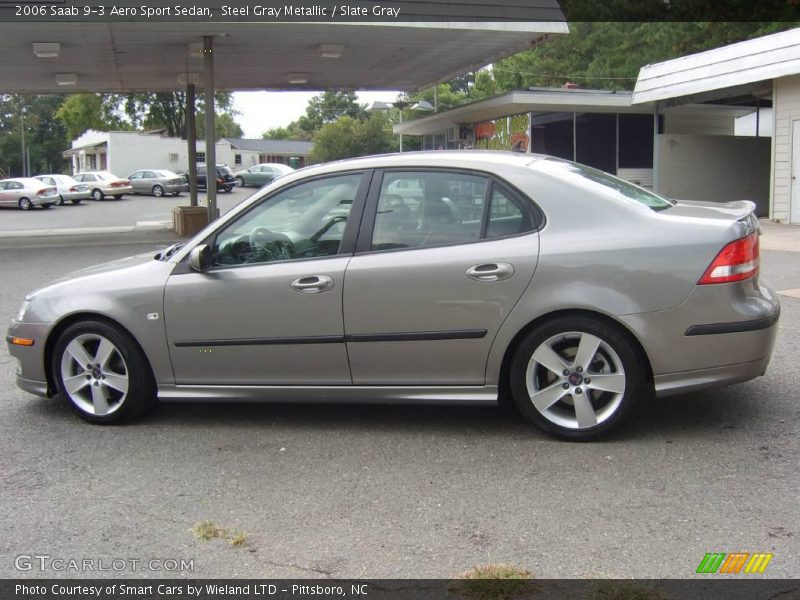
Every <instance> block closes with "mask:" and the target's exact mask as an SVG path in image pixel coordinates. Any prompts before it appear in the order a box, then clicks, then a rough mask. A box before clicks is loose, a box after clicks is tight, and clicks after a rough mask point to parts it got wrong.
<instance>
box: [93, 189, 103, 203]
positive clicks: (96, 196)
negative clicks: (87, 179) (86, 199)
mask: <svg viewBox="0 0 800 600" xmlns="http://www.w3.org/2000/svg"><path fill="white" fill-rule="evenodd" d="M105 197H106V195H105V194H104V193H103V190H100V189H95V190H92V198H93V199H95V200H98V201H100V200H102V199H103V198H105Z"/></svg>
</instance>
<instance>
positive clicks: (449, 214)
mask: <svg viewBox="0 0 800 600" xmlns="http://www.w3.org/2000/svg"><path fill="white" fill-rule="evenodd" d="M486 185H487V180H486V179H485V178H484V177H480V176H477V175H469V174H466V173H444V172H429V173H426V172H397V173H391V172H389V173H386V174H385V175H384V177H383V182H382V184H381V191H380V196H379V198H378V211H377V215H376V218H375V227H374V229H373V234H372V250H388V249H392V248H420V247H425V246H439V245H444V244H454V243H465V242H471V241H475V240H477V239H479V238H480V232H481V215H482V214H483V200H484V195H485V193H486Z"/></svg>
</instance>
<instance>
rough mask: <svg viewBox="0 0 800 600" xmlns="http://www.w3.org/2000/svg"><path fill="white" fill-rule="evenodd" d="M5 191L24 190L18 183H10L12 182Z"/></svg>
mask: <svg viewBox="0 0 800 600" xmlns="http://www.w3.org/2000/svg"><path fill="white" fill-rule="evenodd" d="M7 189H9V190H22V189H25V188H24V186H23V185H22V184H21V183H19V182H18V181H12V182H10V183H9V184H8V188H7Z"/></svg>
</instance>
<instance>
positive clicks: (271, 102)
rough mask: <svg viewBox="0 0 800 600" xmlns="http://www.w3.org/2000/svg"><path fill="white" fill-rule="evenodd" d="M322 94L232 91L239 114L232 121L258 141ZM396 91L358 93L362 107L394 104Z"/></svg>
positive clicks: (234, 104)
mask: <svg viewBox="0 0 800 600" xmlns="http://www.w3.org/2000/svg"><path fill="white" fill-rule="evenodd" d="M321 93H322V92H234V93H233V98H234V100H233V106H234V109H235V110H237V111H239V113H240V114H238V115H236V116H235V117H234V118H235V120H236V122H237V123H239V125H241V126H242V129H244V137H246V138H256V139H260V138H261V134H262V133H264V132H265V131H267V130H268V129H272V128H274V127H285V126H286V125H288V124H289V123H290V122H291V121H294V120H295V119H297V117H299V116H300V115H303V114H305V112H306V106H307V105H308V101H309V99H311V97H312V96H315V95H317V94H321ZM397 95H398V92H358V100H359V102H360V103H361V104H367V105H371V104H372V103H373V102H375V101H376V100H380V101H383V102H394V101H395V100H396V99H397Z"/></svg>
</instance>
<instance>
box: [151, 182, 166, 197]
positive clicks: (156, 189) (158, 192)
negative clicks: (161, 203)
mask: <svg viewBox="0 0 800 600" xmlns="http://www.w3.org/2000/svg"><path fill="white" fill-rule="evenodd" d="M163 195H164V188H163V187H161V186H160V185H154V186H153V196H155V197H156V198H161V196H163Z"/></svg>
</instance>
